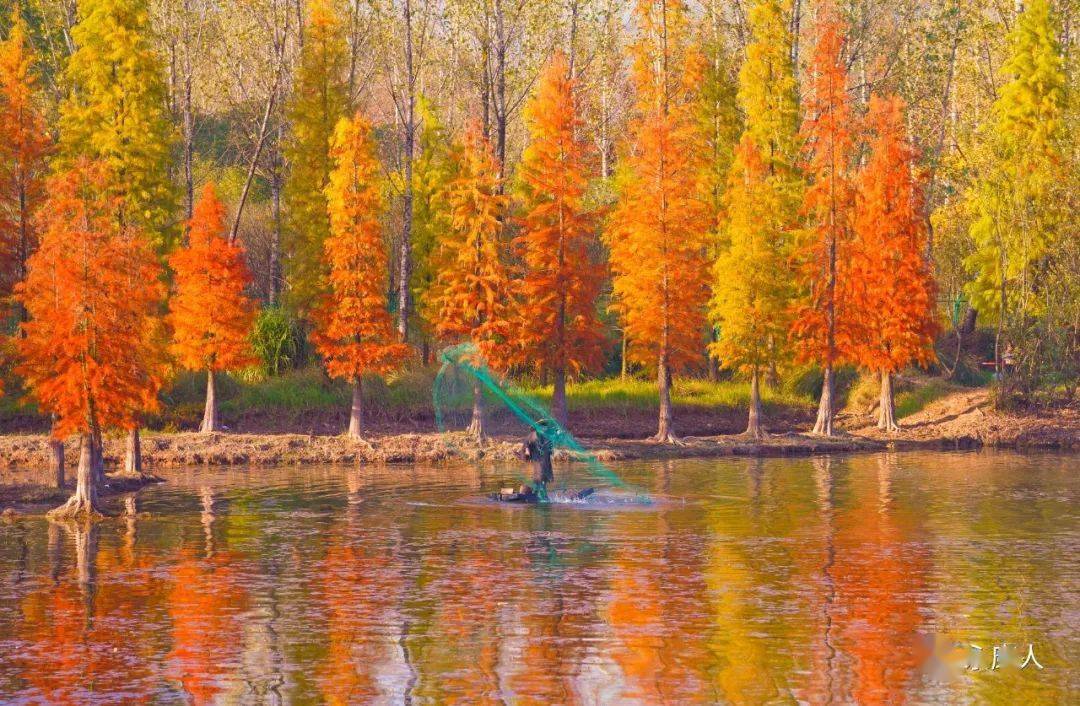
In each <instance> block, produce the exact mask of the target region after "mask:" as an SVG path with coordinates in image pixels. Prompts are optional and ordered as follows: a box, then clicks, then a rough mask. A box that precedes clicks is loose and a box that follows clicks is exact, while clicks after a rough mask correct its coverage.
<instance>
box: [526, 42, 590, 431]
mask: <svg viewBox="0 0 1080 706" xmlns="http://www.w3.org/2000/svg"><path fill="white" fill-rule="evenodd" d="M525 119H526V121H527V124H528V127H529V136H530V140H531V141H530V144H529V146H528V148H527V149H526V150H525V154H524V157H523V158H522V161H521V171H520V178H521V184H522V201H523V204H524V209H525V214H524V216H523V218H522V233H521V235H520V236H519V237H518V238H517V239H516V241H515V244H516V246H517V248H518V250H519V252H520V257H521V261H522V263H523V264H524V270H525V271H524V274H523V276H522V282H521V295H522V298H523V300H524V306H523V307H522V311H521V312H520V318H521V321H520V323H519V324H518V325H517V326H516V327H515V329H514V330H515V332H516V335H517V338H518V340H517V343H518V344H519V346H520V349H521V353H522V354H523V355H522V359H523V361H524V362H525V363H527V364H528V365H529V367H531V368H533V369H534V370H535V371H536V372H538V373H551V374H552V376H553V378H554V384H555V385H554V394H553V395H552V408H553V413H554V415H555V418H556V419H558V420H559V421H560V422H562V423H563V424H565V423H566V418H567V410H566V378H567V375H568V374H570V375H573V374H576V373H578V372H580V371H582V370H588V369H595V368H596V366H598V365H599V364H600V362H601V356H602V353H603V343H604V336H603V331H602V328H601V324H600V320H599V316H598V314H597V310H596V299H597V297H598V296H599V294H600V285H601V281H602V279H603V275H604V272H603V269H602V267H601V266H600V265H599V264H598V263H597V262H596V258H595V256H594V255H593V253H594V252H596V245H597V244H598V243H597V224H596V219H595V216H594V214H593V213H592V212H591V211H590V210H589V209H588V207H587V206H586V204H585V192H586V189H587V188H588V174H587V170H586V165H585V157H586V154H587V147H586V144H585V142H584V141H583V140H582V139H581V138H580V137H579V135H580V133H581V132H582V130H581V121H580V120H579V119H578V116H577V107H576V105H575V101H574V83H573V81H572V80H571V79H570V69H569V64H568V63H567V60H566V57H565V56H563V55H562V54H556V55H555V57H554V58H553V59H552V60H551V62H550V63H549V64H548V66H547V68H546V69H545V70H544V73H543V75H542V76H541V78H540V83H539V86H538V87H537V90H536V93H535V95H534V96H533V99H532V101H531V102H530V103H529V105H528V106H527V107H526V109H525Z"/></svg>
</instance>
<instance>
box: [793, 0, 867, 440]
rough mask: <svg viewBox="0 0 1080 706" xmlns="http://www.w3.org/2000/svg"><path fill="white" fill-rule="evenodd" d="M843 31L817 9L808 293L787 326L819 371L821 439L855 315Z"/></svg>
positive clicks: (805, 257)
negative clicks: (820, 375) (836, 374)
mask: <svg viewBox="0 0 1080 706" xmlns="http://www.w3.org/2000/svg"><path fill="white" fill-rule="evenodd" d="M843 32H844V28H843V25H842V23H841V20H840V19H839V18H838V15H837V11H836V8H835V7H834V6H832V5H826V6H825V7H823V8H822V14H821V17H820V18H819V24H818V28H817V41H816V43H815V45H814V49H813V52H812V56H811V59H810V76H811V77H812V78H811V82H810V90H809V96H808V98H807V101H806V104H805V106H804V110H805V113H806V117H805V119H804V121H803V125H802V136H803V138H804V139H805V140H806V147H807V160H806V162H807V163H806V171H807V175H808V177H809V181H810V184H809V186H808V188H807V189H806V193H805V196H804V198H803V214H804V216H805V218H806V224H807V230H808V233H807V242H806V243H805V246H804V247H803V249H802V252H801V253H800V257H801V264H802V272H803V276H804V278H805V280H806V282H807V287H806V289H807V291H806V294H805V298H804V300H803V301H801V302H800V303H799V304H798V305H797V307H796V312H795V313H796V319H795V322H794V325H793V327H792V331H793V333H794V334H795V337H796V340H797V343H798V346H799V352H800V355H801V357H802V358H803V359H805V360H809V361H813V362H814V363H816V364H817V365H819V366H820V367H821V369H822V372H823V381H822V388H821V401H820V404H819V405H818V414H817V420H816V421H815V422H814V433H815V434H823V435H825V436H832V435H833V416H834V415H835V413H836V409H835V407H836V401H835V392H836V391H835V379H834V375H835V369H836V366H837V365H838V364H840V363H841V362H842V361H844V360H849V359H851V356H852V347H853V346H854V345H855V343H856V341H857V339H858V335H859V334H858V329H857V321H858V317H859V315H860V313H861V312H859V311H856V310H855V309H854V308H853V307H852V302H851V299H852V296H851V290H852V286H853V285H854V284H855V283H853V282H852V272H851V269H850V262H851V256H852V252H853V247H854V238H853V231H852V227H851V219H852V207H853V204H854V192H853V188H852V183H851V169H852V165H853V154H854V147H855V145H854V137H853V135H852V132H851V129H852V120H853V117H852V111H851V101H850V98H849V96H848V92H847V72H846V68H845V63H844V56H843V50H844V36H843Z"/></svg>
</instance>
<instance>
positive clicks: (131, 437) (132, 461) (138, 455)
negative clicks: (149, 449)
mask: <svg viewBox="0 0 1080 706" xmlns="http://www.w3.org/2000/svg"><path fill="white" fill-rule="evenodd" d="M124 475H127V476H141V475H142V440H141V438H140V436H139V427H132V428H131V429H130V430H128V434H127V449H126V452H125V453H124Z"/></svg>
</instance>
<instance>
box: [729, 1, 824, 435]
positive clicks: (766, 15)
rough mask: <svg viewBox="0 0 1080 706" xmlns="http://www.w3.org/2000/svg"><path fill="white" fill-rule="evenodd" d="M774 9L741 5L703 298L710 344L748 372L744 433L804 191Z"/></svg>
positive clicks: (787, 279) (782, 306) (751, 426)
mask: <svg viewBox="0 0 1080 706" xmlns="http://www.w3.org/2000/svg"><path fill="white" fill-rule="evenodd" d="M781 10H782V8H781V3H780V2H779V1H778V0H760V1H759V2H757V3H756V4H755V5H754V6H753V7H752V8H751V9H750V15H749V24H750V32H751V38H752V41H751V43H750V45H749V46H747V48H746V60H745V61H744V62H743V65H742V68H741V69H740V71H739V92H738V99H739V105H740V107H741V108H742V110H743V113H744V115H745V129H744V130H743V134H742V137H741V138H740V140H739V144H738V146H737V147H736V148H735V153H734V159H733V162H732V165H731V170H730V174H729V176H728V181H727V189H726V192H725V194H724V199H723V207H724V209H725V215H726V224H725V226H726V227H725V229H724V237H723V240H724V241H725V243H724V248H723V249H722V251H721V253H720V255H719V257H718V258H717V260H716V263H715V265H714V268H713V297H712V303H711V308H710V315H711V319H712V322H713V324H714V325H715V326H716V328H717V329H718V330H719V331H718V340H717V341H716V342H715V343H714V344H713V345H712V346H711V347H710V350H711V352H712V354H713V355H714V356H716V357H717V358H719V359H720V361H721V362H723V363H724V364H725V365H727V366H730V367H734V368H737V369H739V370H741V371H742V372H744V373H746V374H747V375H749V376H750V414H749V421H748V423H747V428H746V433H747V434H748V435H749V436H751V437H754V438H759V437H761V436H762V435H763V433H764V429H763V427H762V423H761V416H762V415H761V377H762V375H763V374H764V371H767V370H769V369H770V368H772V367H775V366H776V365H777V364H778V363H779V362H780V361H781V359H782V358H783V357H784V356H785V355H786V354H787V352H788V346H787V345H786V340H787V328H788V325H789V320H790V316H789V310H790V300H791V298H792V296H793V295H794V293H795V292H794V287H793V286H792V273H791V271H790V268H789V258H790V256H791V253H792V248H793V246H794V243H795V238H796V232H797V227H798V211H799V203H800V200H801V197H802V191H803V183H802V179H801V177H800V175H799V173H798V169H797V167H796V162H797V161H798V157H799V137H798V103H797V100H796V84H795V74H794V71H793V69H792V65H791V58H790V55H791V54H790V45H791V37H790V35H789V34H788V30H787V23H786V22H785V21H784V17H783V13H782V11H781Z"/></svg>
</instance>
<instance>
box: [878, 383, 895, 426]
mask: <svg viewBox="0 0 1080 706" xmlns="http://www.w3.org/2000/svg"><path fill="white" fill-rule="evenodd" d="M877 426H878V429H883V430H885V431H887V432H894V431H900V425H899V424H897V423H896V399H895V398H894V397H893V386H892V373H890V372H889V371H887V370H882V371H881V401H880V402H879V404H878V423H877Z"/></svg>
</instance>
